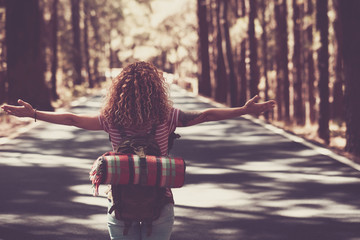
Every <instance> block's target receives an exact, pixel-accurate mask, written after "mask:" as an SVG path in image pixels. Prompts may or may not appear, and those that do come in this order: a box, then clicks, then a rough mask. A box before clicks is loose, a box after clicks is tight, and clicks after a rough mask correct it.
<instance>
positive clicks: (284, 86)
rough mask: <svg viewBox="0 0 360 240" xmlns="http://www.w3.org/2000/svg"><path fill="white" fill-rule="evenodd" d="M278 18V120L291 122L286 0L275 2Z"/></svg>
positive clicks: (276, 16)
mask: <svg viewBox="0 0 360 240" xmlns="http://www.w3.org/2000/svg"><path fill="white" fill-rule="evenodd" d="M275 19H276V32H277V34H276V42H277V44H276V65H277V66H276V77H277V87H276V100H277V104H278V111H277V117H278V120H285V122H290V97H289V85H290V84H289V68H288V62H289V60H288V45H287V42H288V38H287V6H286V0H278V1H277V3H276V4H275Z"/></svg>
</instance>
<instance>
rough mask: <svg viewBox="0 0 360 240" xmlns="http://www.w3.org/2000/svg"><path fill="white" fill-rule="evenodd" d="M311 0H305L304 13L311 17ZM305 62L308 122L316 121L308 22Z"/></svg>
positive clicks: (310, 33)
mask: <svg viewBox="0 0 360 240" xmlns="http://www.w3.org/2000/svg"><path fill="white" fill-rule="evenodd" d="M312 1H313V0H307V2H306V3H307V10H306V13H307V15H308V17H310V18H311V19H312V16H313V12H314V6H313V3H312ZM306 45H307V46H308V47H307V49H306V64H307V78H308V86H307V87H308V92H307V93H308V101H309V118H310V123H315V122H316V109H315V107H316V95H315V63H314V56H313V53H314V51H313V24H312V23H309V25H308V26H307V28H306Z"/></svg>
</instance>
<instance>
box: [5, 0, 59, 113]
mask: <svg viewBox="0 0 360 240" xmlns="http://www.w3.org/2000/svg"><path fill="white" fill-rule="evenodd" d="M5 6H6V26H5V29H6V48H7V76H8V84H9V88H8V102H9V103H10V104H15V103H16V102H17V100H18V99H19V98H21V99H23V100H25V101H28V102H30V103H31V104H32V105H33V106H34V107H35V108H38V109H42V110H53V108H52V106H51V103H50V93H49V89H48V88H47V86H46V84H45V78H44V70H45V59H44V53H43V45H42V43H43V42H42V39H41V36H42V35H41V26H42V14H41V11H40V9H39V2H38V0H27V1H21V0H7V1H5Z"/></svg>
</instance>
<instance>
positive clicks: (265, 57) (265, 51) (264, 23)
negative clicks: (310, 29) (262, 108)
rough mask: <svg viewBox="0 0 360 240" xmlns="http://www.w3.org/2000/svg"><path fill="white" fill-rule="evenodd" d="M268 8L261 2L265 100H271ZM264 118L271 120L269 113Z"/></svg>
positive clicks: (263, 0)
mask: <svg viewBox="0 0 360 240" xmlns="http://www.w3.org/2000/svg"><path fill="white" fill-rule="evenodd" d="M266 6H267V1H266V0H261V12H262V15H261V27H262V34H261V40H262V45H261V49H262V60H263V64H262V65H263V71H264V78H265V89H264V92H265V100H266V101H267V100H269V79H268V47H267V30H266V27H267V20H266V11H267V10H266ZM264 116H265V118H266V119H269V111H266V112H265V113H264Z"/></svg>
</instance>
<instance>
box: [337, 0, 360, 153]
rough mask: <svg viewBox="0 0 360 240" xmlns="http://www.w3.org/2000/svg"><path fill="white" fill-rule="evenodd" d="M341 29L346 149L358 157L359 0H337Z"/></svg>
mask: <svg viewBox="0 0 360 240" xmlns="http://www.w3.org/2000/svg"><path fill="white" fill-rule="evenodd" d="M339 10H340V11H339V12H340V19H341V24H342V27H341V28H342V30H343V35H342V36H343V41H342V43H343V54H344V55H343V60H344V77H345V95H344V97H345V98H344V99H345V112H346V114H345V118H346V141H347V142H346V147H345V149H346V151H348V152H350V153H352V154H354V155H355V156H357V157H360V124H359V123H360V111H359V103H360V94H359V93H360V79H359V76H360V67H359V66H360V45H359V42H360V30H359V28H356V27H354V23H358V22H360V15H359V12H360V1H358V0H347V1H339Z"/></svg>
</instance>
